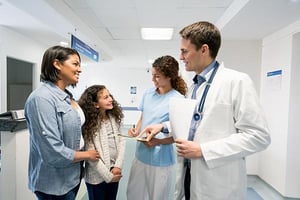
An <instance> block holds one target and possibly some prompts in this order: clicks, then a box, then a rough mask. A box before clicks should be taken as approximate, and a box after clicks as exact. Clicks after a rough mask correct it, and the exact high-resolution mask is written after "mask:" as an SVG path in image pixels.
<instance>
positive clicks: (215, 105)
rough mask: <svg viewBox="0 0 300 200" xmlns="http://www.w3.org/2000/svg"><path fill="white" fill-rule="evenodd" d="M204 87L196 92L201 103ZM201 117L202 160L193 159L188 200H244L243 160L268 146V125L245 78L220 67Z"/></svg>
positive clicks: (179, 184) (179, 193) (180, 172)
mask: <svg viewBox="0 0 300 200" xmlns="http://www.w3.org/2000/svg"><path fill="white" fill-rule="evenodd" d="M211 71H212V70H211ZM210 74H211V72H209V73H208V74H207V76H206V80H208V78H209V76H210ZM204 88H205V84H202V85H201V86H200V88H199V89H198V91H197V99H198V100H199V101H200V99H201V96H202V93H203V90H204ZM192 89H193V88H190V90H189V91H190V93H191V91H192ZM203 112H204V115H203V119H202V121H201V122H200V124H199V126H198V128H197V130H196V133H195V138H194V141H195V142H197V143H199V144H200V147H201V150H202V153H203V158H198V159H191V188H190V192H191V200H229V199H230V200H245V199H246V184H247V183H246V163H245V156H248V155H250V154H253V153H255V152H258V151H261V150H263V149H265V148H266V147H267V146H268V145H269V143H270V135H269V130H268V127H267V123H266V120H265V117H264V114H263V112H262V110H261V107H260V104H259V100H258V97H257V93H256V91H255V89H254V86H253V83H252V81H251V79H250V78H249V76H248V75H246V74H244V73H240V72H237V71H234V70H230V69H227V68H224V66H223V64H221V65H220V67H219V69H218V71H217V73H216V75H215V78H214V80H213V82H212V84H211V87H210V89H209V92H208V94H207V98H206V101H205V105H204V110H203ZM182 161H183V159H182V158H179V159H178V166H177V178H176V180H177V181H176V189H175V190H176V191H175V199H182V197H183V195H184V191H183V180H184V175H185V174H184V173H185V170H184V169H183V164H182V163H183V162H182Z"/></svg>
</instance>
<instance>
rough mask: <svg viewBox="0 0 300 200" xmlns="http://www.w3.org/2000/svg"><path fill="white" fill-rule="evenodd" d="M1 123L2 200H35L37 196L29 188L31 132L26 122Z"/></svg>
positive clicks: (0, 181) (0, 188)
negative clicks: (28, 171) (28, 172)
mask: <svg viewBox="0 0 300 200" xmlns="http://www.w3.org/2000/svg"><path fill="white" fill-rule="evenodd" d="M0 121H1V122H0V133H1V173H0V200H7V199H9V200H21V199H22V200H23V199H26V200H31V199H32V200H34V199H36V198H35V195H34V194H33V193H32V192H31V191H30V190H29V189H28V187H27V180H28V179H27V170H28V156H29V131H28V129H27V128H26V121H25V119H24V120H18V121H13V120H11V121H6V122H5V123H4V121H3V120H2V119H0Z"/></svg>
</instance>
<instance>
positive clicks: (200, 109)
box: [193, 61, 219, 121]
mask: <svg viewBox="0 0 300 200" xmlns="http://www.w3.org/2000/svg"><path fill="white" fill-rule="evenodd" d="M218 68H219V63H218V61H216V64H215V66H214V70H213V72H212V74H211V76H210V77H209V79H208V81H207V83H206V86H205V89H204V92H203V94H202V97H201V100H200V103H199V107H198V110H197V112H195V113H194V115H193V119H194V120H195V121H199V120H202V117H203V114H202V112H203V107H204V103H205V99H206V96H207V93H208V90H209V88H210V84H211V83H212V81H213V79H214V77H215V75H216V73H217V70H218Z"/></svg>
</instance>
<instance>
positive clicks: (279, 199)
mask: <svg viewBox="0 0 300 200" xmlns="http://www.w3.org/2000/svg"><path fill="white" fill-rule="evenodd" d="M247 181H248V187H250V188H253V189H254V191H255V192H256V193H257V194H258V195H259V196H260V197H261V198H252V199H251V198H249V195H248V199H247V200H261V199H262V200H300V199H298V198H297V199H296V198H286V197H283V196H281V195H280V194H279V193H278V192H277V191H276V190H275V189H273V188H272V187H271V186H270V185H269V184H267V183H266V182H264V181H263V180H262V179H260V178H259V177H258V176H254V175H248V180H247Z"/></svg>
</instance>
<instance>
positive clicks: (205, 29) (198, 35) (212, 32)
mask: <svg viewBox="0 0 300 200" xmlns="http://www.w3.org/2000/svg"><path fill="white" fill-rule="evenodd" d="M179 33H180V35H181V37H182V38H184V39H186V40H190V42H191V43H192V44H194V45H195V46H196V49H197V50H199V49H200V48H201V47H202V45H203V44H207V45H208V46H209V50H210V56H211V57H212V58H216V57H217V54H218V51H219V49H220V46H221V34H220V31H219V29H218V28H217V27H216V26H215V25H213V24H212V23H210V22H207V21H200V22H196V23H193V24H191V25H188V26H186V27H184V28H183V29H182V30H181V31H180V32H179Z"/></svg>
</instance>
